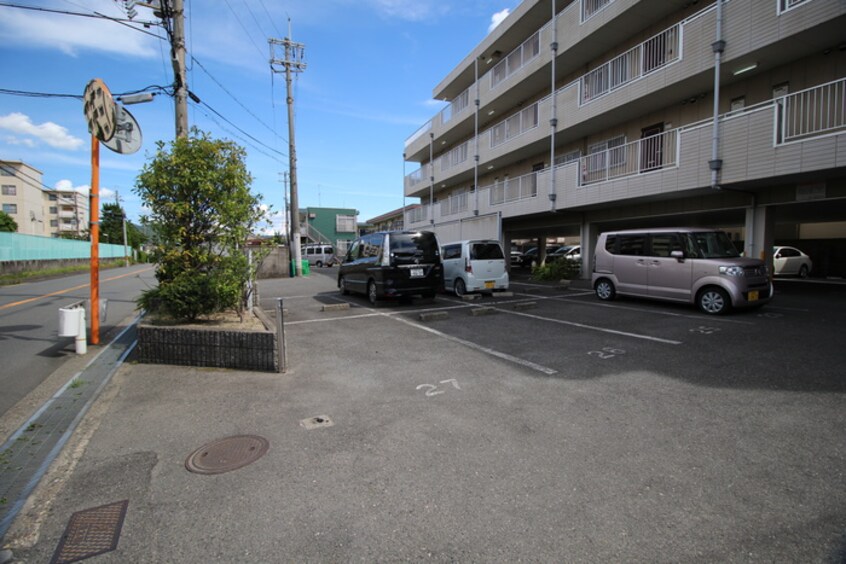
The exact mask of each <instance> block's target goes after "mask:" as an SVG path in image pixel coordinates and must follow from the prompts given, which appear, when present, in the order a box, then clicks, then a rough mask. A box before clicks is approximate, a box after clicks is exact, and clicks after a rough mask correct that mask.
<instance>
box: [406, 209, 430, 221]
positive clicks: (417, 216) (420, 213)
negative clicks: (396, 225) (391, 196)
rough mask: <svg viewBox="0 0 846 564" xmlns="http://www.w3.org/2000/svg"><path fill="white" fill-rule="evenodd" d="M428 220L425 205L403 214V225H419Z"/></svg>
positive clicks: (427, 211) (427, 210)
mask: <svg viewBox="0 0 846 564" xmlns="http://www.w3.org/2000/svg"><path fill="white" fill-rule="evenodd" d="M428 219H429V206H428V205H427V204H424V205H421V206H420V207H418V208H412V209H410V210H408V211H407V212H405V224H406V225H411V224H413V223H420V222H421V221H426V220H428Z"/></svg>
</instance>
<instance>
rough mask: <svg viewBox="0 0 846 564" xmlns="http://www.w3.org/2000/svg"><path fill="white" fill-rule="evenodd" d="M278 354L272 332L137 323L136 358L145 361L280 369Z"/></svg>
mask: <svg viewBox="0 0 846 564" xmlns="http://www.w3.org/2000/svg"><path fill="white" fill-rule="evenodd" d="M277 357H278V355H277V351H276V333H275V332H273V331H232V330H216V329H198V328H193V327H173V326H170V327H159V326H155V325H150V324H145V323H143V322H142V323H140V324H139V325H138V345H137V347H136V360H137V361H138V362H143V363H146V364H178V365H182V366H207V367H214V368H234V369H238V370H257V371H266V372H277V371H278V367H279V365H278V358H277Z"/></svg>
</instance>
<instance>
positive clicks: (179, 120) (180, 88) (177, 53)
mask: <svg viewBox="0 0 846 564" xmlns="http://www.w3.org/2000/svg"><path fill="white" fill-rule="evenodd" d="M171 1H172V3H173V7H172V8H171V10H170V14H169V15H170V17H171V19H172V20H173V31H172V33H171V36H170V42H171V43H170V57H171V62H172V63H173V83H174V92H173V101H174V104H175V106H176V108H175V111H176V137H177V139H178V138H180V137H187V136H188V80H187V77H186V74H185V7H184V4H183V0H171ZM163 17H167V16H163Z"/></svg>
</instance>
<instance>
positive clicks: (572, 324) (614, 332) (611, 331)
mask: <svg viewBox="0 0 846 564" xmlns="http://www.w3.org/2000/svg"><path fill="white" fill-rule="evenodd" d="M494 309H498V310H499V311H501V312H503V313H508V314H510V315H522V316H523V317H528V318H530V319H537V320H539V321H548V322H550V323H557V324H559V325H569V326H570V327H578V328H580V329H587V330H589V331H599V332H600V333H609V334H611V335H621V336H623V337H632V338H633V339H643V340H645V341H653V342H656V343H664V344H666V345H681V344H682V342H681V341H673V340H671V339H663V338H661V337H653V336H651V335H639V334H638V333H629V332H628V331H618V330H616V329H608V328H607V327H597V326H595V325H586V324H584V323H577V322H575V321H565V320H564V319H553V318H551V317H543V316H541V315H534V314H531V313H523V312H522V311H513V310H508V309H500V308H494Z"/></svg>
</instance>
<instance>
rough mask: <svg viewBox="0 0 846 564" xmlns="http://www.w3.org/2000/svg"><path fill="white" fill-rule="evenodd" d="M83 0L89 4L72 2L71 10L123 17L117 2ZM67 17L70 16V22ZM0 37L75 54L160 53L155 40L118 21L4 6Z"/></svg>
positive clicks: (4, 39)
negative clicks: (76, 7) (86, 0)
mask: <svg viewBox="0 0 846 564" xmlns="http://www.w3.org/2000/svg"><path fill="white" fill-rule="evenodd" d="M86 4H88V5H89V7H86V6H84V5H82V4H80V3H75V5H76V6H78V7H79V8H80V9H78V10H72V11H78V12H87V13H92V12H94V11H97V12H100V13H104V14H105V15H107V16H110V17H123V18H125V17H126V15H125V14H123V13H122V11H121V10H119V9H118V7H117V5H115V4H112V3H110V2H102V0H101V1H99V2H90V1H89V2H86ZM62 9H64V7H63V8H62ZM145 16H146V15H145ZM68 18H72V22H71V21H69V19H68ZM143 19H145V20H146V19H147V18H146V17H144V18H143ZM71 23H72V25H70V24H71ZM0 39H2V40H3V41H4V42H5V43H12V44H17V45H28V46H31V47H38V48H48V49H59V50H60V51H62V52H64V53H66V54H68V55H71V56H74V57H75V56H77V55H78V52H79V51H82V50H84V51H101V52H102V51H105V52H110V53H115V54H120V55H131V56H140V57H145V58H149V57H158V56H159V50H158V49H157V48H156V43H155V42H156V41H158V40H156V39H155V38H152V37H150V36H148V35H145V34H143V33H139V32H137V31H133V30H131V29H129V28H128V27H126V26H123V25H121V24H119V23H116V22H113V21H110V20H107V19H99V18H84V17H72V16H66V15H62V14H51V13H47V12H38V11H24V10H9V9H7V10H4V13H3V18H2V19H0Z"/></svg>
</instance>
